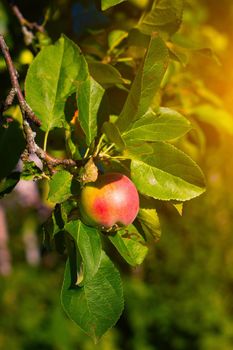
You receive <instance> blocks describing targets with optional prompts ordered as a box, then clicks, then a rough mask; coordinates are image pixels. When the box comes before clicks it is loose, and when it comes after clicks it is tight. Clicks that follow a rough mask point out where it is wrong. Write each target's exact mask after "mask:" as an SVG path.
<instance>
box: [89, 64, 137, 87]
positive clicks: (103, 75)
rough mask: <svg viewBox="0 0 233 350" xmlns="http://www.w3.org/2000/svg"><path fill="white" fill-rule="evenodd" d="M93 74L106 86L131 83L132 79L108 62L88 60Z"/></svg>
mask: <svg viewBox="0 0 233 350" xmlns="http://www.w3.org/2000/svg"><path fill="white" fill-rule="evenodd" d="M88 66H89V70H90V74H91V76H92V77H93V78H94V79H95V80H96V81H98V83H99V84H100V85H102V86H103V87H104V88H108V87H110V86H113V85H117V84H129V83H130V81H129V80H127V79H124V78H123V77H122V76H121V73H120V72H119V71H118V70H117V69H116V68H115V67H113V66H111V65H110V64H107V63H101V62H95V61H90V62H88Z"/></svg>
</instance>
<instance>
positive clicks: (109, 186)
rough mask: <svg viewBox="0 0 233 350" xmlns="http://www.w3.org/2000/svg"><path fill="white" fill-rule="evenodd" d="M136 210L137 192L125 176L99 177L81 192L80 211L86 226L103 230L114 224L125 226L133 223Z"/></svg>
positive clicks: (109, 174)
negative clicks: (102, 228)
mask: <svg viewBox="0 0 233 350" xmlns="http://www.w3.org/2000/svg"><path fill="white" fill-rule="evenodd" d="M138 210H139V196H138V192H137V189H136V187H135V185H134V184H133V182H132V181H131V180H130V179H129V178H128V177H127V176H125V175H122V174H119V173H108V174H104V175H100V176H99V177H98V179H97V181H96V182H91V183H88V184H87V185H86V186H84V188H83V189H82V191H81V198H80V212H81V216H82V219H83V221H84V222H85V223H86V224H88V225H91V226H98V227H104V228H106V229H108V228H111V227H112V226H114V225H119V226H127V225H129V224H131V223H132V222H133V221H134V219H135V218H136V216H137V214H138Z"/></svg>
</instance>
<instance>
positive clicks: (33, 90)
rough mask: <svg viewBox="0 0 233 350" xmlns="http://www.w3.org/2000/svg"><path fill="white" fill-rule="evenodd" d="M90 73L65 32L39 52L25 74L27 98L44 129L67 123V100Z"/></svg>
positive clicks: (80, 54) (79, 52)
mask: <svg viewBox="0 0 233 350" xmlns="http://www.w3.org/2000/svg"><path fill="white" fill-rule="evenodd" d="M87 77H88V66H87V63H86V61H85V59H84V56H83V55H82V53H81V51H80V49H79V48H78V46H77V45H76V44H75V43H74V42H73V41H71V40H69V39H68V38H67V37H65V36H64V35H63V36H62V37H61V38H60V39H59V40H58V41H57V42H56V43H55V45H51V46H47V47H44V48H43V49H42V50H41V51H40V53H39V54H38V55H37V56H36V58H35V59H34V61H33V62H32V64H31V65H30V68H29V70H28V73H27V77H26V83H25V90H26V100H27V102H28V104H29V105H30V106H31V108H32V109H33V111H34V112H35V114H36V115H37V117H38V118H39V119H40V120H41V122H42V126H41V128H42V129H43V130H44V131H49V130H51V129H53V128H55V127H62V126H63V125H64V123H65V115H64V107H65V102H66V100H67V98H68V97H69V96H70V95H71V94H72V93H74V92H75V91H76V90H77V87H78V85H79V83H80V82H82V81H84V80H86V79H87Z"/></svg>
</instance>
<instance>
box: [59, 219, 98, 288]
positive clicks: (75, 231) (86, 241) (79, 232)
mask: <svg viewBox="0 0 233 350" xmlns="http://www.w3.org/2000/svg"><path fill="white" fill-rule="evenodd" d="M65 230H66V231H67V232H69V234H71V236H72V237H73V238H74V240H75V242H76V244H77V247H78V249H79V252H80V254H81V257H82V264H83V280H82V284H85V283H87V281H89V280H91V279H92V277H93V276H94V275H95V274H96V272H97V270H98V269H99V265H100V259H101V240H100V235H99V232H98V230H97V229H95V228H93V227H89V226H86V225H84V224H83V223H82V222H81V221H80V220H74V221H70V222H68V223H67V224H66V225H65ZM79 285H81V283H80V284H79Z"/></svg>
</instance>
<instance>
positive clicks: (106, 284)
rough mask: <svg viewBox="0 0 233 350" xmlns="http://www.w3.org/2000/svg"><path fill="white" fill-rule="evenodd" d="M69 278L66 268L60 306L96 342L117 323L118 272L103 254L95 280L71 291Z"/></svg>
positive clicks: (121, 302)
mask: <svg viewBox="0 0 233 350" xmlns="http://www.w3.org/2000/svg"><path fill="white" fill-rule="evenodd" d="M70 283H71V275H70V268H69V264H67V265H66V270H65V277H64V282H63V286H62V292H61V301H62V305H63V307H64V309H65V311H66V313H67V314H68V316H69V317H70V318H71V319H72V320H73V321H74V322H75V323H76V324H77V325H78V326H79V327H80V328H81V329H82V330H83V331H84V332H86V333H87V334H88V335H89V336H91V337H92V338H93V340H94V341H95V342H97V341H98V340H99V339H100V338H101V337H102V335H103V334H104V333H105V332H106V331H107V330H108V329H109V328H111V327H112V326H114V325H115V323H116V322H117V320H118V319H119V317H120V315H121V313H122V310H123V306H124V300H123V290H122V284H121V279H120V275H119V272H118V271H117V270H116V268H115V267H114V265H113V263H112V262H111V260H110V259H109V258H108V257H107V256H106V255H105V253H104V252H103V251H102V253H101V260H100V265H99V268H98V271H97V273H96V274H95V275H94V277H93V278H92V279H91V280H89V281H87V283H86V284H85V285H84V286H83V287H76V288H70Z"/></svg>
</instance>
